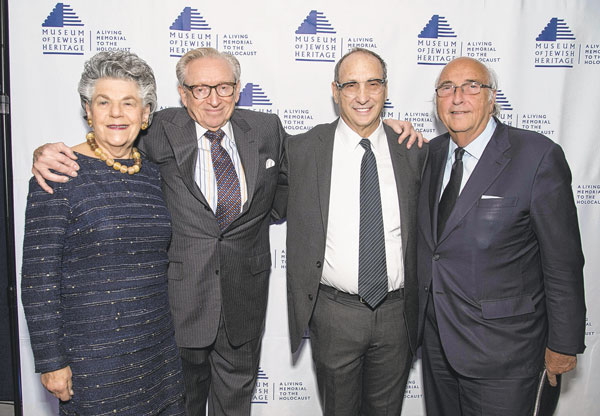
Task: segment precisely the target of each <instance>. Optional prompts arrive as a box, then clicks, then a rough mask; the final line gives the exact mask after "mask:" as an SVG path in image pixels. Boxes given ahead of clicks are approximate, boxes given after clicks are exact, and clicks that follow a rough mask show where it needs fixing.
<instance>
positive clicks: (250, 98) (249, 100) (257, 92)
mask: <svg viewBox="0 0 600 416" xmlns="http://www.w3.org/2000/svg"><path fill="white" fill-rule="evenodd" d="M255 105H273V103H271V101H270V100H269V98H268V97H267V95H266V94H265V93H264V91H263V90H262V88H261V87H260V85H258V84H254V83H252V82H249V83H247V84H246V85H245V86H244V88H243V89H242V91H241V92H240V99H239V101H238V102H237V106H238V107H252V106H255Z"/></svg>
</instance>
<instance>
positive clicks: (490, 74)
mask: <svg viewBox="0 0 600 416" xmlns="http://www.w3.org/2000/svg"><path fill="white" fill-rule="evenodd" d="M460 58H466V59H471V60H473V61H477V62H478V63H479V64H480V65H481V66H482V67H483V68H484V71H485V75H486V78H487V84H488V85H489V86H490V87H492V88H491V89H492V90H494V91H497V90H498V75H496V72H495V71H494V70H493V69H492V68H490V67H489V66H487V65H486V64H484V63H483V62H481V61H479V60H477V59H474V58H468V57H464V56H461V57H460ZM455 59H458V58H455ZM450 62H452V61H450ZM450 62H449V63H450ZM442 72H443V70H442V71H440V73H439V74H438V76H437V78H436V79H435V88H437V87H438V85H439V83H440V77H441V76H442ZM437 99H438V97H437V94H436V93H435V92H434V93H433V100H434V103H435V115H436V116H437V115H438V114H437ZM493 99H494V95H493V94H492V92H491V91H490V92H489V93H488V102H489V103H490V104H491V103H492V100H493ZM500 110H501V108H500V104H498V102H496V101H495V102H494V108H493V109H492V116H497V115H498V114H500ZM438 118H439V116H438Z"/></svg>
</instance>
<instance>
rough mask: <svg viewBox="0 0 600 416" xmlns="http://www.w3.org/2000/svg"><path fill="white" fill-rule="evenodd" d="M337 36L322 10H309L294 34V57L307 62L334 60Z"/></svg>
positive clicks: (336, 50)
mask: <svg viewBox="0 0 600 416" xmlns="http://www.w3.org/2000/svg"><path fill="white" fill-rule="evenodd" d="M337 52H338V38H337V36H336V32H335V30H334V28H333V26H332V25H331V24H330V23H329V21H328V20H327V17H326V16H325V14H323V13H322V12H319V11H317V10H311V11H310V13H309V14H308V16H306V19H304V21H303V22H302V23H301V24H300V26H298V29H297V30H296V32H295V36H294V59H295V60H296V61H309V62H335V61H336V57H337V56H338V55H337Z"/></svg>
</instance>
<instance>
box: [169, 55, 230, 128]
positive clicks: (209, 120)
mask: <svg viewBox="0 0 600 416" xmlns="http://www.w3.org/2000/svg"><path fill="white" fill-rule="evenodd" d="M234 81H235V79H234V75H233V70H232V68H231V65H230V64H229V62H227V61H226V60H225V59H222V58H218V57H212V56H207V57H203V58H198V59H194V60H193V61H190V62H189V63H188V64H187V66H186V68H185V84H186V85H189V86H192V85H211V86H213V85H218V84H221V83H224V82H234ZM178 89H179V95H180V97H181V102H182V103H183V105H184V106H185V107H186V108H187V111H188V114H189V115H190V117H192V118H193V119H194V120H196V122H198V124H200V125H201V126H202V127H204V128H205V129H208V130H211V131H216V130H218V129H219V128H221V127H223V125H224V124H225V123H227V121H228V120H229V118H231V114H233V109H234V107H235V103H236V102H237V101H238V99H239V98H240V82H239V81H238V82H237V84H236V86H235V91H234V93H233V95H232V96H231V97H220V96H219V95H217V92H216V91H215V90H214V89H212V90H211V91H210V95H209V96H208V97H206V98H204V99H201V100H198V99H196V98H194V96H193V95H192V92H191V91H190V90H189V89H187V88H184V87H182V86H181V85H180V86H179V87H178Z"/></svg>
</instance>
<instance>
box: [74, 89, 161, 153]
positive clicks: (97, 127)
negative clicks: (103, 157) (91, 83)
mask: <svg viewBox="0 0 600 416" xmlns="http://www.w3.org/2000/svg"><path fill="white" fill-rule="evenodd" d="M85 108H86V113H87V117H88V120H91V121H92V127H93V129H94V134H95V136H96V143H97V144H98V146H100V147H101V148H102V149H103V150H104V151H105V152H106V153H107V154H108V155H110V156H111V157H113V158H128V157H129V156H130V154H131V148H132V147H133V142H134V141H135V139H136V137H137V136H138V133H139V132H140V128H141V125H142V122H144V121H145V122H148V116H149V114H150V106H149V105H147V106H146V107H144V106H143V104H142V99H141V98H140V90H139V88H138V85H137V83H136V82H135V81H132V80H125V79H114V78H101V79H99V80H98V81H96V85H95V88H94V93H93V94H92V100H91V102H90V103H89V104H86V106H85Z"/></svg>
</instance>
